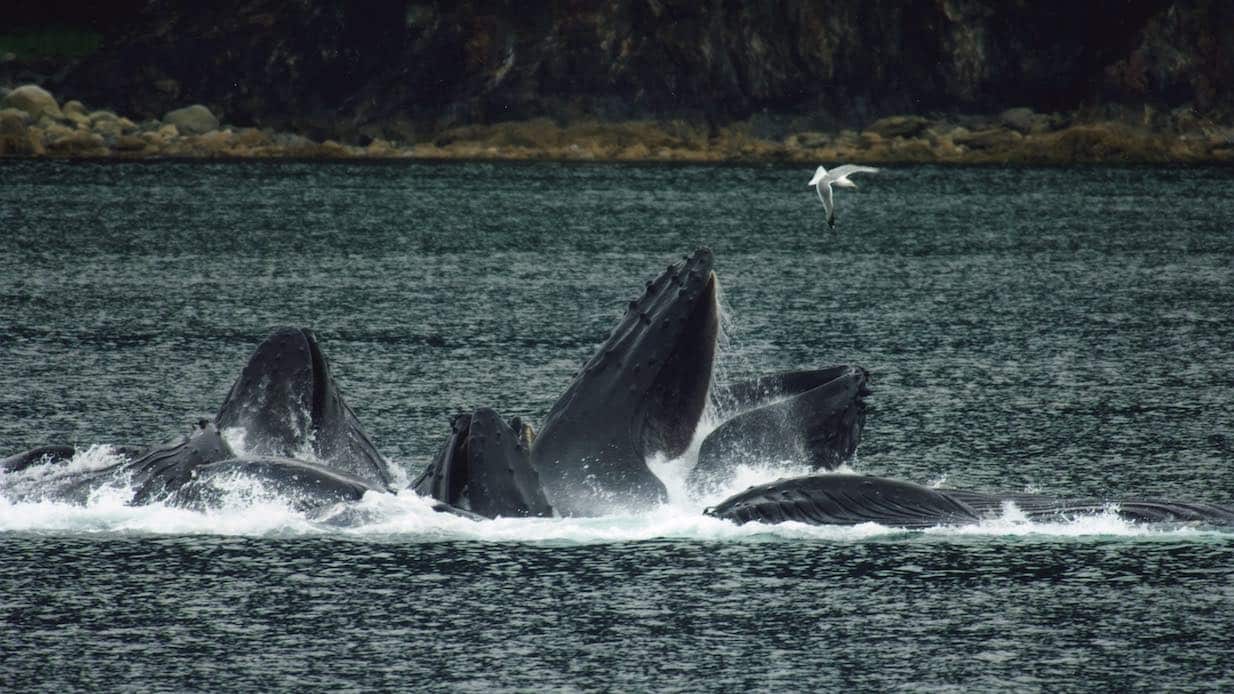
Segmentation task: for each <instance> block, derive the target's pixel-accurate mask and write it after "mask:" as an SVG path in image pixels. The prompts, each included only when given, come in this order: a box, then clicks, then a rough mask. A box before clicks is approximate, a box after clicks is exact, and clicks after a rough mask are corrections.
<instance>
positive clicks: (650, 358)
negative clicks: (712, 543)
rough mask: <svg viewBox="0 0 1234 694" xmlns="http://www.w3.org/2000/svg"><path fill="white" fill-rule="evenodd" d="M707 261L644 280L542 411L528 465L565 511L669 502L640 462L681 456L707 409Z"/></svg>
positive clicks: (712, 307) (710, 295)
mask: <svg viewBox="0 0 1234 694" xmlns="http://www.w3.org/2000/svg"><path fill="white" fill-rule="evenodd" d="M713 263H714V257H713V256H712V253H711V250H710V249H707V248H700V249H698V250H697V251H695V252H694V253H693V254H692V255H689V256H686V257H685V258H684V259H682V260H681V262H678V263H676V264H674V265H670V266H668V268H667V269H666V270H665V271H664V272H663V273H662V274H661V275H660V276H659V277H657V278H656V279H654V280H651V281H649V282H648V283H647V285H646V291H644V292H643V295H642V296H640V297H638V298H636V299H634V300H632V301H630V303H629V307H628V309H627V310H626V313H625V316H624V317H623V318H622V319H621V321H620V322H619V323H618V324H617V327H616V328H615V329H614V330H613V331H612V333H610V334H609V336H608V339H606V340H605V341H604V343H603V344H601V345H600V347H599V349H598V350H597V351H596V353H595V355H594V356H592V357H591V359H590V360H588V361H587V363H586V364H585V365H584V366H583V368H582V369H581V370H579V372H578V374H577V375H576V376H575V378H574V380H573V382H572V383H571V384H570V386H569V388H568V389H567V390H566V392H565V394H563V395H562V396H561V397H560V398H559V399H558V400H557V402H556V403H554V404H553V406H552V408H550V409H549V412H548V416H547V417H546V418H545V420H544V426H543V427H541V430H540V433H539V435H538V436H537V437H536V440H535V443H534V444H533V445H532V447H531V462H532V465H533V466H535V469H536V471H537V472H538V473H539V475H540V481H541V483H542V484H543V485H544V491H545V494H546V495H547V497H548V500H549V502H550V503H552V505H553V507H554V508H555V509H557V510H558V511H559V512H560V513H561V514H562V515H566V516H595V515H603V514H606V513H612V512H617V511H631V510H639V509H647V508H650V507H652V506H656V505H658V504H662V503H664V502H665V501H666V500H667V499H668V495H667V492H666V491H665V489H664V484H663V483H661V482H660V480H659V479H658V478H657V477H656V476H655V475H654V474H653V473H652V472H651V469H650V468H648V467H647V458H649V457H650V456H652V455H654V454H656V453H661V454H664V455H665V456H667V457H669V458H673V457H677V456H679V455H681V454H682V453H683V452H685V450H686V448H687V447H688V446H689V445H690V441H691V439H692V438H693V436H694V430H695V427H696V426H697V425H698V421H699V418H700V417H702V414H703V410H704V408H705V407H706V405H707V398H708V390H709V388H710V385H711V371H712V365H713V362H714V359H715V349H716V338H717V335H718V333H719V310H718V308H717V306H716V279H715V274H714V273H713V272H712V265H713Z"/></svg>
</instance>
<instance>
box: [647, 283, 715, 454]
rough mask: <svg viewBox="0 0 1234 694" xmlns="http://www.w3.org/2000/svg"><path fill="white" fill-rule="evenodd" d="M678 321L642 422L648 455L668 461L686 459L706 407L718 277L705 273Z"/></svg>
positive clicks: (709, 385)
mask: <svg viewBox="0 0 1234 694" xmlns="http://www.w3.org/2000/svg"><path fill="white" fill-rule="evenodd" d="M677 320H678V321H679V325H680V328H679V330H678V331H677V333H678V337H677V339H676V341H675V343H674V345H673V349H672V351H671V352H669V354H668V356H667V357H665V358H664V361H663V363H662V364H660V365H659V371H658V373H657V374H656V377H655V380H654V381H653V382H652V384H651V387H650V389H649V390H648V392H647V394H646V400H645V407H644V410H643V417H642V422H643V427H642V429H643V446H644V450H646V451H648V452H649V453H663V454H664V455H666V456H668V457H670V458H675V457H677V456H680V455H681V454H683V453H685V451H686V449H687V448H688V447H689V445H690V441H691V439H692V438H693V437H694V430H695V428H696V427H697V426H698V422H699V420H700V419H701V418H702V415H703V409H704V408H705V407H706V405H707V397H708V391H709V389H710V387H711V372H712V368H713V366H714V364H715V356H716V342H717V338H718V336H719V331H720V316H719V308H718V305H717V303H716V276H715V273H714V272H708V273H707V279H706V280H705V283H704V284H703V286H702V288H701V290H700V292H699V296H698V298H697V299H696V300H695V301H694V302H693V305H692V306H691V307H689V309H688V311H687V312H686V313H684V314H683V315H682V316H680V317H679V318H677Z"/></svg>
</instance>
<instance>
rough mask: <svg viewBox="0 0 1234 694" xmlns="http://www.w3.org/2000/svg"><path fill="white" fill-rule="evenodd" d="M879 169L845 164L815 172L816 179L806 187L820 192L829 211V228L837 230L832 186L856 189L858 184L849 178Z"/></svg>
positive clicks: (820, 197)
mask: <svg viewBox="0 0 1234 694" xmlns="http://www.w3.org/2000/svg"><path fill="white" fill-rule="evenodd" d="M876 171H878V169H876V168H874V167H873V166H858V165H856V164H845V165H844V166H837V167H836V168H834V169H832V170H831V171H828V170H827V169H824V168H823V167H821V166H820V167H818V170H817V171H815V172H814V178H811V179H810V182H809V183H807V184H806V185H808V186H814V187H815V189H816V190H818V199H819V200H821V201H822V202H823V207H824V208H826V209H827V226H829V227H831V228H832V229H833V230H834V229H835V228H836V205H835V202H834V201H832V199H831V184H833V183H834V184H836V185H837V186H839V187H841V188H856V187H857V184H856V183H853V182H852V181H850V180H848V177H849V176H851V175H852V174H855V173H874V172H876Z"/></svg>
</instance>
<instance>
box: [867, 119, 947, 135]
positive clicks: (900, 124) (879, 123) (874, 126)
mask: <svg viewBox="0 0 1234 694" xmlns="http://www.w3.org/2000/svg"><path fill="white" fill-rule="evenodd" d="M931 124H932V121H931V120H930V119H929V118H922V117H921V116H888V117H886V118H880V119H878V120H876V121H874V122H873V123H871V124H869V125H867V126H866V128H865V129H866V132H872V133H877V134H879V135H881V136H882V137H917V136H918V135H920V134H921V133H922V132H923V131H925V129H926V128H928V127H930V125H931Z"/></svg>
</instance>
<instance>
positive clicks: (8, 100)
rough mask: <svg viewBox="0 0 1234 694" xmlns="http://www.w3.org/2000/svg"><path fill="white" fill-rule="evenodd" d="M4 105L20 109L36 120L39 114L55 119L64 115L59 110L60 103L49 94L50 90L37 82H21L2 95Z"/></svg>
mask: <svg viewBox="0 0 1234 694" xmlns="http://www.w3.org/2000/svg"><path fill="white" fill-rule="evenodd" d="M4 107H5V108H16V109H21V110H22V111H25V112H26V113H29V114H30V116H31V117H33V118H35V119H36V120H37V119H38V118H39V116H48V117H51V118H55V119H57V120H58V119H61V118H63V117H64V114H63V113H61V112H60V104H57V103H56V98H55V97H54V96H52V95H51V92H49V91H47V90H46V89H43V88H42V87H40V86H38V85H37V84H23V85H22V86H20V87H18V88H17V89H14V90H13V91H11V92H9V93H8V94H7V95H6V96H5V97H4Z"/></svg>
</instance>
